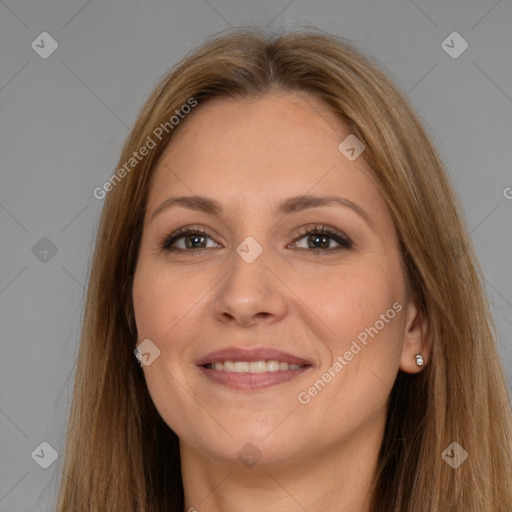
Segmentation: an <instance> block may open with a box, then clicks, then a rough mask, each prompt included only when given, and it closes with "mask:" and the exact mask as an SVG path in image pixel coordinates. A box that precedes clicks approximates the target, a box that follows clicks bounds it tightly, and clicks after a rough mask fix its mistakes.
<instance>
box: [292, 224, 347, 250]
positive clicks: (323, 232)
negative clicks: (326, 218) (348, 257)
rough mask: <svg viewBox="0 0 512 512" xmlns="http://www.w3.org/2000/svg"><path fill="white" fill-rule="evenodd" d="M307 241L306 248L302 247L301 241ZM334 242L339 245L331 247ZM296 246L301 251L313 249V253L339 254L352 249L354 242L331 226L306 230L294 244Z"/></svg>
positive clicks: (309, 227) (312, 227)
mask: <svg viewBox="0 0 512 512" xmlns="http://www.w3.org/2000/svg"><path fill="white" fill-rule="evenodd" d="M302 239H306V247H301V246H300V245H299V241H300V240H302ZM332 241H334V242H335V243H337V244H338V245H337V246H335V247H332V246H331V242H332ZM294 245H295V246H296V247H298V248H300V249H312V250H313V252H323V253H326V252H329V253H331V252H338V251H341V250H346V249H350V248H351V247H352V246H353V243H352V241H351V240H350V238H348V237H347V236H346V235H344V234H343V233H341V232H340V231H338V230H336V229H333V228H330V227H329V226H318V225H316V224H315V225H314V226H308V227H307V228H305V229H304V231H303V233H302V235H301V237H300V238H299V239H297V241H296V242H294Z"/></svg>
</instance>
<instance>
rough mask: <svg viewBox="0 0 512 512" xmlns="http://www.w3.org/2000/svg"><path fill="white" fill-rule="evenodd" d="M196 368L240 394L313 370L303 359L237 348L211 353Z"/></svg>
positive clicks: (282, 381)
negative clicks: (241, 391)
mask: <svg viewBox="0 0 512 512" xmlns="http://www.w3.org/2000/svg"><path fill="white" fill-rule="evenodd" d="M196 365H197V367H198V368H199V369H200V370H201V372H202V373H203V375H205V376H206V377H207V378H208V379H209V380H210V381H213V382H215V383H216V384H220V385H223V386H227V387H230V388H232V389H241V390H257V389H264V388H267V387H270V386H274V385H276V384H281V383H284V382H289V381H290V380H293V379H295V378H297V377H299V376H300V375H302V374H303V373H304V372H306V371H307V370H309V369H310V368H312V367H313V365H312V363H311V362H309V361H307V360H306V359H302V358H300V357H297V356H294V355H292V354H289V353H286V352H281V351H278V350H274V349H252V350H249V349H236V348H229V349H224V350H220V351H216V352H212V353H210V354H208V355H207V356H205V357H203V358H201V359H200V360H199V361H197V362H196Z"/></svg>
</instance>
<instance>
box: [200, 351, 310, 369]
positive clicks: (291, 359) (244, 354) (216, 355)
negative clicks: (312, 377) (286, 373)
mask: <svg viewBox="0 0 512 512" xmlns="http://www.w3.org/2000/svg"><path fill="white" fill-rule="evenodd" d="M222 361H249V362H251V361H280V362H283V363H288V364H298V365H311V364H312V363H311V362H310V361H308V360H306V359H303V358H301V357H297V356H294V355H292V354H289V353H288V352H283V351H282V350H276V349H273V348H253V349H247V348H236V347H229V348H224V349H221V350H216V351H214V352H210V353H209V354H207V355H205V356H204V357H201V359H199V360H198V361H197V362H196V364H197V366H204V365H205V364H213V363H220V362H222Z"/></svg>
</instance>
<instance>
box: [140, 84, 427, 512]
mask: <svg viewBox="0 0 512 512" xmlns="http://www.w3.org/2000/svg"><path fill="white" fill-rule="evenodd" d="M349 134H350V131H349V130H348V128H347V127H346V126H344V125H343V124H342V123H341V122H340V121H339V120H338V118H337V117H335V115H334V114H333V113H332V112H330V111H329V110H328V108H326V107H325V106H324V105H323V103H321V102H320V101H319V100H317V99H315V98H312V97H309V96H305V95H303V94H299V93H293V94H292V93H280V92H273V93H269V94H266V95H264V96H261V97H253V98H245V99H232V98H230V99H222V100H214V101H212V102H211V103H208V104H206V105H203V106H200V107H198V108H197V110H196V111H195V112H194V113H193V114H192V115H190V118H189V119H187V120H186V121H184V122H183V125H182V126H179V130H177V132H176V134H175V137H174V138H173V140H172V141H171V143H170V144H169V146H168V147H167V148H166V149H165V151H164V153H163V155H162V158H161V159H160V160H159V162H158V164H157V167H156V169H155V174H154V180H153V182H152V185H151V188H150V193H149V197H148V208H147V213H146V217H145V222H144V227H143V236H142V241H141V246H140V253H139V258H138V263H137V268H136V273H135V279H134V287H133V300H134V308H135V318H136V324H137V330H138V336H139V341H142V340H144V339H146V338H148V339H150V340H151V341H152V342H153V343H154V344H155V345H156V346H157V347H158V348H159V349H160V351H161V352H160V356H159V357H158V358H156V359H155V361H154V362H153V363H152V364H150V365H148V366H144V375H145V378H146V382H147V385H148V389H149V392H150V394H151V397H152V399H153V401H154V403H155V405H156V407H157V409H158V411H159V413H160V414H161V416H162V418H163V419H164V420H165V421H166V423H167V424H168V425H169V426H170V428H172V429H173V431H174V432H176V434H177V435H178V437H179V439H180V446H181V464H182V473H183V484H184V490H185V500H186V502H185V504H186V507H185V510H189V509H190V508H195V509H197V510H198V511H199V512H203V511H204V512H213V511H227V512H230V511H233V512H234V511H239V510H244V511H247V512H250V511H256V510H258V511H261V510H265V511H280V512H283V511H284V512H286V511H299V510H304V509H306V510H308V511H309V512H315V511H320V510H322V511H324V510H343V511H344V512H362V511H366V510H368V494H369V488H370V484H371V479H372V476H373V474H374V471H375V468H376V461H377V454H378V450H379V447H380V444H381V442H382V436H383V429H384V426H385V417H386V400H387V398H388V396H389V393H390V391H391V387H392V385H393V382H394V380H395V378H396V375H397V373H398V371H399V369H400V370H402V371H404V372H407V373H416V372H418V371H421V370H422V368H419V367H418V366H417V365H416V362H415V358H414V354H417V353H421V354H422V355H423V358H424V360H425V364H427V362H428V357H429V354H430V342H429V338H428V334H427V331H428V329H427V323H426V321H425V319H424V318H422V317H421V315H420V314H419V313H418V309H417V307H416V305H415V303H414V302H413V301H412V300H411V299H410V297H409V296H408V293H407V287H406V283H405V278H404V275H403V271H402V267H401V265H400V254H399V249H398V247H399V246H398V239H397V234H396V231H395V228H394V226H393V222H392V219H391V216H390V213H389V210H388V208H387V206H386V203H385V202H384V199H383V198H382V197H381V195H380V193H379V192H378V189H377V187H376V185H375V184H374V182H373V180H372V178H371V173H370V170H369V168H368V166H367V165H366V164H365V162H364V154H363V156H361V157H359V158H357V159H356V160H355V161H353V162H351V161H349V160H348V159H347V158H345V156H344V155H343V154H342V153H341V152H340V151H339V150H338V145H339V144H340V142H341V141H342V140H343V139H345V137H346V136H347V135H349ZM193 194H198V195H204V196H208V197H210V198H212V199H215V200H216V201H218V202H219V203H220V204H221V205H222V208H223V212H222V213H221V214H220V216H217V215H212V214H209V213H205V212H199V211H194V210H191V209H188V208H183V207H176V206H175V207H171V208H168V209H166V210H163V211H161V212H160V213H159V214H157V215H156V216H155V217H154V218H152V214H153V212H154V211H155V210H156V209H157V208H158V206H159V205H160V204H161V203H162V202H163V201H165V200H166V199H167V198H169V197H174V196H181V195H193ZM305 194H308V195H320V196H322V195H337V196H340V197H343V198H346V199H348V200H350V201H352V202H353V203H356V204H357V205H358V206H359V207H360V208H362V209H363V210H364V211H365V212H366V214H367V216H368V222H367V221H366V220H365V219H363V217H362V216H360V215H359V214H358V213H356V212H355V211H354V210H353V209H351V208H349V207H346V206H341V205H333V206H322V207H317V208H311V209H305V210H302V211H298V212H294V213H290V214H287V215H282V214H277V213H275V212H274V207H275V205H277V204H278V203H279V202H280V201H282V200H284V199H286V198H288V197H290V196H295V195H299V196H303V195H305ZM314 224H319V225H320V227H321V226H322V225H327V226H330V227H332V228H334V229H336V230H338V231H341V232H342V233H344V234H345V235H346V236H348V237H349V238H350V239H351V240H352V241H353V246H352V247H351V248H349V249H342V250H340V251H337V252H329V251H332V249H331V248H336V247H339V244H338V243H337V242H336V241H335V240H334V239H333V238H327V241H326V245H324V247H327V248H324V249H321V250H320V251H323V253H321V252H320V251H319V250H318V249H314V248H312V247H314V240H313V243H312V242H311V239H312V238H313V239H314V238H315V236H314V235H313V236H309V235H308V234H307V233H306V234H303V233H302V229H303V228H304V227H307V226H312V225H314ZM189 225H192V227H197V226H202V227H204V228H206V229H207V231H208V234H207V236H206V238H205V239H200V242H201V241H204V242H206V243H207V248H206V249H203V250H202V251H198V250H197V249H194V248H192V249H186V248H185V249H183V250H182V251H181V252H178V251H174V252H168V251H166V250H164V249H162V248H161V245H160V244H161V240H162V238H164V237H166V236H168V235H169V234H171V233H172V232H174V231H175V230H177V229H178V228H180V227H182V226H189ZM248 236H251V237H253V238H254V239H255V240H256V241H257V242H258V244H259V245H260V246H261V248H262V250H263V252H262V253H261V255H260V256H259V257H258V258H257V259H256V260H255V261H254V262H252V263H247V262H246V261H245V260H244V259H242V257H241V256H240V255H239V254H238V253H237V252H236V250H235V249H236V247H237V246H238V245H239V244H240V243H241V242H242V240H244V239H245V238H246V237H248ZM191 238H193V237H191ZM185 242H186V240H185V239H183V238H182V239H181V240H179V241H176V242H175V246H176V244H177V247H178V248H184V247H186V246H185ZM308 242H309V245H308ZM186 251H188V252H186ZM194 251H195V252H194ZM394 303H399V304H400V305H401V306H402V309H401V311H400V312H399V313H397V314H396V316H394V318H393V319H391V320H389V321H388V322H387V323H385V326H384V327H383V328H382V329H380V330H379V331H378V334H377V335H375V336H374V337H373V338H368V342H367V345H366V346H362V345H361V344H359V345H361V346H362V349H361V350H360V351H359V352H358V353H357V354H356V355H354V357H353V359H352V360H351V361H346V362H347V364H346V366H344V367H343V369H342V370H341V371H338V372H334V373H335V375H336V376H335V377H333V378H332V379H331V381H330V382H328V383H327V384H326V385H325V387H323V388H322V389H321V391H320V392H317V394H316V396H314V397H311V399H310V401H309V402H308V403H307V404H304V403H301V402H299V400H298V395H299V393H301V392H305V391H306V392H307V390H308V389H309V388H310V387H311V386H312V385H313V384H314V383H315V382H316V381H317V380H318V379H320V378H322V375H323V374H324V373H325V372H326V371H327V370H328V369H329V368H330V367H332V365H333V363H334V362H335V361H336V360H337V357H338V356H340V355H341V356H343V354H345V353H346V352H347V350H349V348H350V346H351V343H352V342H353V340H356V339H357V336H358V334H360V333H361V332H362V331H364V330H365V328H368V327H370V326H375V324H376V321H378V320H379V319H380V318H381V315H382V314H385V313H386V311H387V310H389V309H390V308H392V305H393V304H394ZM230 346H236V347H243V348H256V347H272V348H277V349H280V350H283V351H286V352H290V353H292V354H294V355H297V356H299V357H303V358H305V359H307V360H309V361H311V362H312V365H313V366H312V368H310V369H309V370H308V371H307V372H305V373H304V374H302V375H301V376H300V377H298V378H296V379H294V380H292V381H290V382H286V383H281V384H278V385H276V386H272V387H269V388H266V389H261V390H252V391H251V390H249V391H241V390H233V389H230V388H226V387H223V386H220V385H218V384H215V383H212V382H211V381H210V380H209V379H207V378H206V377H205V376H204V375H203V374H202V373H201V372H200V371H199V369H198V368H197V366H196V364H195V362H196V361H197V360H198V359H199V358H200V357H202V356H204V355H206V354H207V353H209V352H211V351H213V350H217V349H221V348H226V347H230ZM303 396H304V395H303ZM248 442H250V443H252V445H254V446H255V447H256V448H257V450H258V452H259V456H260V459H259V460H258V461H257V463H256V465H254V466H252V467H248V466H246V465H244V464H243V463H241V462H240V461H239V459H238V457H237V454H238V452H239V450H240V449H241V448H242V447H243V446H244V445H246V443H248ZM245 449H246V450H249V451H251V450H254V448H247V447H246V448H245ZM254 451H255V450H254Z"/></svg>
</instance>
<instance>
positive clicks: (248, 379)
mask: <svg viewBox="0 0 512 512" xmlns="http://www.w3.org/2000/svg"><path fill="white" fill-rule="evenodd" d="M198 368H199V369H200V370H201V371H202V372H203V374H204V375H206V377H208V378H209V379H210V380H212V381H213V382H215V383H217V384H221V385H223V386H226V387H228V388H232V389H242V390H246V391H253V390H257V389H265V388H268V387H270V386H275V385H276V384H282V383H284V382H289V381H291V380H293V379H296V378H298V377H300V376H301V375H302V374H303V373H304V372H307V371H308V370H309V369H310V368H312V366H305V367H304V368H300V369H299V370H278V371H277V372H262V373H250V372H243V373H237V372H224V371H217V370H210V369H209V368H205V367H204V366H198Z"/></svg>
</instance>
